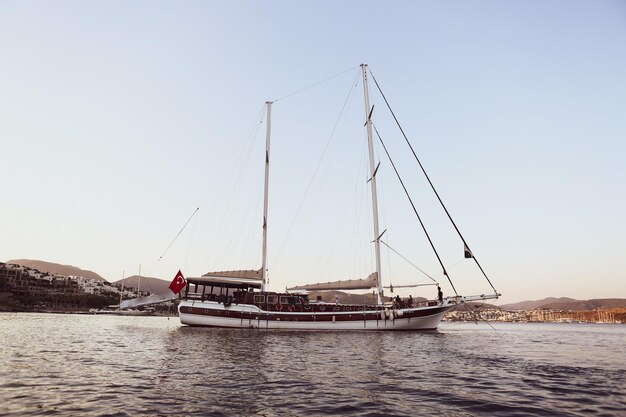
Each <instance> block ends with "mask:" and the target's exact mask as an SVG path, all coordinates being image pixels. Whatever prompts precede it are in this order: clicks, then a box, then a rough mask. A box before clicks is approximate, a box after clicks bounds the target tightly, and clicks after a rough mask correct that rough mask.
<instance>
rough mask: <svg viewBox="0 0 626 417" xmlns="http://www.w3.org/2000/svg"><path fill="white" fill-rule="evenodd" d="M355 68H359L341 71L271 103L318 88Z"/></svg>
mask: <svg viewBox="0 0 626 417" xmlns="http://www.w3.org/2000/svg"><path fill="white" fill-rule="evenodd" d="M357 68H359V66H358V65H357V66H356V67H352V68H349V69H347V70H345V71H342V72H340V73H339V74H335V75H332V76H330V77H328V78H325V79H323V80H321V81H318V82H316V83H313V84H310V85H308V86H306V87H304V88H301V89H299V90H296V91H294V92H292V93H289V94H287V95H286V96H282V97H279V98H277V99H276V100H274V101H273V103H276V102H277V101H280V100H283V99H286V98H287V97H291V96H294V95H296V94H299V93H301V92H303V91H306V90H308V89H309V88H313V87H316V86H318V85H320V84H324V83H325V82H327V81H330V80H332V79H334V78H337V77H340V76H342V75H343V74H345V73H347V72H350V71H354V70H355V69H357Z"/></svg>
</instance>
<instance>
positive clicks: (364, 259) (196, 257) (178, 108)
mask: <svg viewBox="0 0 626 417" xmlns="http://www.w3.org/2000/svg"><path fill="white" fill-rule="evenodd" d="M363 62H365V63H368V64H369V66H370V69H371V70H372V72H373V73H374V75H375V76H376V78H377V79H378V81H379V82H380V83H381V86H382V87H383V89H384V91H385V94H386V95H387V97H388V99H389V100H390V102H391V105H392V106H393V108H394V110H395V111H396V113H397V115H398V117H399V119H400V122H401V123H402V124H403V127H404V129H405V131H406V132H407V134H408V136H409V137H410V139H411V141H412V142H413V144H414V146H415V147H416V150H417V152H418V154H419V156H420V157H421V158H422V162H423V163H424V165H425V166H426V169H427V170H428V172H429V174H430V175H431V177H432V179H433V181H434V183H435V185H436V186H437V187H438V190H439V191H440V193H441V194H442V197H443V199H444V201H445V202H446V203H447V204H448V208H449V209H450V211H451V213H452V215H453V217H454V218H455V220H456V221H457V222H458V224H459V227H460V228H461V230H462V232H463V233H464V234H465V237H466V239H467V240H468V242H469V243H470V246H471V247H472V249H473V250H474V252H475V254H476V256H477V258H478V259H479V261H480V262H481V264H482V265H483V267H484V268H485V270H486V271H487V273H488V274H489V276H490V277H491V279H492V281H493V282H494V284H495V286H496V288H497V289H498V290H499V291H501V292H502V293H503V298H502V302H514V301H520V300H525V299H540V298H543V297H546V296H567V297H573V298H578V299H587V298H609V297H622V298H623V297H626V256H625V255H624V253H625V252H626V220H625V213H626V168H625V161H626V3H624V2H623V1H596V2H589V1H541V2H539V1H537V2H519V1H507V2H502V1H437V2H434V1H433V2H425V1H423V2H417V1H404V2H400V1H398V2H382V1H379V2H374V1H341V2H339V1H316V2H293V1H271V2H270V1H265V2H263V1H261V2H256V1H221V2H216V1H185V2H174V1H169V2H158V1H132V2H125V1H99V2H98V1H87V2H85V1H55V2H36V1H7V0H5V1H2V2H0V152H1V155H2V159H1V161H2V162H1V163H0V186H1V194H0V195H1V196H2V197H1V198H0V261H7V260H9V259H14V258H30V259H40V260H46V261H51V262H58V263H62V264H71V265H75V266H79V267H81V268H84V269H91V270H94V271H96V272H98V273H99V274H101V275H102V276H104V277H105V278H107V279H109V280H117V279H120V278H121V277H122V273H123V271H126V275H130V274H135V273H137V269H138V266H139V264H141V265H142V273H143V274H145V275H149V276H157V277H161V278H164V279H170V278H171V277H173V276H174V274H175V273H176V271H177V270H178V269H179V268H182V269H183V272H184V273H185V274H186V275H191V276H193V275H198V274H201V273H205V272H208V271H211V270H221V269H247V268H255V269H256V268H259V267H260V263H261V259H260V256H261V255H260V253H261V251H260V239H261V233H260V226H261V201H262V169H263V147H264V129H265V121H263V122H262V123H261V124H259V122H258V121H259V115H260V112H261V111H262V106H263V103H264V102H265V101H266V100H268V99H271V100H275V99H277V98H280V97H285V96H287V95H289V94H290V93H292V92H295V91H298V90H300V89H301V88H303V87H306V86H309V85H311V84H314V83H316V82H318V81H321V80H324V79H326V78H328V77H330V76H333V75H336V74H342V75H340V76H337V77H335V78H333V79H332V80H329V81H327V82H325V83H322V84H320V85H318V86H316V87H314V88H311V89H308V90H305V91H302V92H300V93H298V94H295V95H292V96H289V97H285V98H284V99H281V100H278V101H277V102H276V103H275V104H274V108H273V120H272V123H273V125H272V127H273V136H272V146H273V147H272V168H271V175H272V176H271V189H270V217H269V225H270V239H269V245H270V249H269V268H270V277H271V286H272V288H273V289H275V290H280V289H282V288H284V287H285V286H287V285H292V284H304V283H308V282H315V281H329V280H335V279H341V278H348V277H357V278H361V277H364V276H366V275H367V274H368V273H369V272H371V270H372V266H371V265H372V256H371V244H370V240H371V239H372V232H371V219H370V217H369V216H370V214H369V213H370V212H369V210H370V209H369V204H368V198H369V196H368V191H367V184H366V183H365V181H366V180H367V173H366V172H365V163H366V159H365V153H364V152H363V151H364V129H363V122H364V115H363V111H364V110H363V104H362V87H361V86H360V85H359V86H357V87H354V88H353V85H354V81H355V78H356V77H357V75H358V65H359V64H361V63H363ZM370 87H372V88H371V89H370V90H371V94H372V103H373V104H375V105H376V107H375V109H376V110H375V112H374V122H375V123H376V125H377V127H378V128H379V130H380V131H381V135H382V136H383V139H384V140H385V141H386V142H388V143H389V146H390V148H392V152H393V155H394V159H396V158H397V162H398V164H399V167H400V169H401V170H402V174H403V176H406V177H407V178H408V179H407V181H408V183H409V188H410V189H411V191H412V192H413V193H414V195H415V197H416V201H417V206H418V208H419V209H420V211H421V212H422V214H423V216H424V219H425V221H426V222H427V226H428V227H429V230H430V231H431V232H432V234H433V236H434V240H435V242H436V243H437V245H438V246H440V248H441V253H442V257H443V258H444V261H445V262H446V264H447V265H448V266H449V269H450V274H451V276H452V278H453V280H454V282H455V285H456V286H457V289H458V290H459V292H461V293H463V294H470V293H471V294H474V293H483V292H487V291H489V287H488V285H487V284H486V283H485V282H484V280H481V279H480V276H478V275H477V274H476V271H475V270H473V269H472V267H471V263H468V261H463V260H462V256H463V253H462V249H463V247H462V244H461V243H460V242H459V241H458V240H455V237H454V233H452V232H451V229H450V227H449V225H447V224H446V223H445V218H443V216H442V215H441V213H440V210H437V206H436V204H434V200H433V196H432V193H431V192H429V191H428V189H427V188H425V185H424V183H423V180H422V179H421V177H419V176H418V174H419V173H418V171H417V167H416V166H415V165H414V164H413V163H412V161H411V159H410V158H409V156H410V155H409V154H408V150H407V149H406V148H405V147H403V145H402V142H401V137H400V136H399V134H398V132H397V130H394V128H393V125H392V123H391V122H390V118H389V115H388V113H387V112H386V110H385V108H384V103H383V102H382V100H381V99H380V96H378V95H376V94H375V91H374V88H373V86H370ZM344 102H345V103H346V105H345V110H344V111H343V112H342V111H341V110H342V107H343V105H344ZM335 124H336V126H337V127H336V128H335V129H334V130H333V127H334V126H335ZM326 147H327V148H326ZM324 149H327V151H326V152H324ZM380 151H381V149H380V147H377V152H378V156H377V159H380V160H381V161H382V164H381V168H380V173H379V177H380V183H381V184H380V187H381V212H382V213H381V221H382V227H381V229H385V228H387V229H388V232H387V234H386V235H385V236H386V239H387V241H388V243H389V244H390V245H391V246H393V247H394V248H395V249H397V250H398V251H399V252H401V253H402V254H403V255H404V256H406V257H407V258H408V259H410V260H411V261H412V262H413V263H415V264H417V265H418V266H420V267H421V268H422V269H424V270H426V271H428V272H429V273H431V274H432V275H434V276H435V277H436V278H437V279H438V280H440V281H441V282H444V280H443V279H442V278H441V273H440V270H439V268H438V267H437V264H436V261H435V259H434V257H433V255H432V253H431V252H430V251H429V250H428V246H427V243H425V240H424V238H423V234H422V233H421V231H420V229H419V225H418V223H417V222H416V220H415V218H414V216H413V215H412V213H411V211H410V206H409V205H408V204H407V202H406V200H405V197H404V196H403V195H402V193H401V190H400V189H399V187H398V184H397V183H396V182H394V178H393V171H392V169H391V167H390V165H389V164H388V162H387V160H386V158H385V157H384V155H383V154H382V153H381V152H380ZM316 167H317V168H316ZM314 173H315V175H314ZM420 181H421V182H420ZM307 190H308V192H307ZM196 207H200V211H199V212H198V214H197V215H196V216H195V217H194V219H193V220H192V221H191V222H190V223H189V225H188V227H187V228H186V229H185V230H184V232H183V233H182V234H181V235H180V237H179V238H178V239H177V240H176V241H175V242H174V244H173V245H172V247H171V248H170V249H169V250H168V251H167V252H166V253H165V256H164V258H163V260H161V261H157V260H158V258H159V257H160V256H161V255H162V254H163V252H164V251H165V249H166V248H167V247H168V245H169V244H170V242H171V241H172V239H174V237H175V236H176V234H177V233H178V231H179V230H180V228H181V227H182V226H183V224H184V223H185V222H186V221H187V219H188V218H189V216H190V215H191V214H192V212H193V211H194V210H195V208H196ZM383 255H384V256H383V264H384V268H383V276H384V277H385V278H384V279H386V280H389V279H390V278H391V281H392V283H393V284H394V285H401V284H408V283H412V282H415V281H421V280H422V279H423V278H424V277H423V276H421V275H420V274H419V273H417V272H416V271H415V270H414V269H412V268H411V267H410V266H408V265H407V264H406V263H404V262H403V261H402V260H401V259H399V258H398V257H397V256H395V255H393V254H392V253H390V252H389V251H386V250H384V251H383ZM444 284H445V285H443V287H444V291H445V292H446V294H449V293H450V292H451V288H450V287H449V285H447V283H445V282H444ZM418 295H420V294H418ZM424 295H428V296H432V295H434V294H424Z"/></svg>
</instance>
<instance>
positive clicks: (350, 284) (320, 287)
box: [287, 272, 378, 291]
mask: <svg viewBox="0 0 626 417" xmlns="http://www.w3.org/2000/svg"><path fill="white" fill-rule="evenodd" d="M377 278H378V273H377V272H373V273H371V274H370V276H369V277H367V278H364V279H347V280H342V281H333V282H324V283H319V284H308V285H300V286H297V287H291V288H287V290H288V291H328V290H369V289H370V288H373V287H375V286H376V281H377Z"/></svg>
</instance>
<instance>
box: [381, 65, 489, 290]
mask: <svg viewBox="0 0 626 417" xmlns="http://www.w3.org/2000/svg"><path fill="white" fill-rule="evenodd" d="M370 75H371V76H372V79H373V80H374V83H375V84H376V87H377V88H378V91H380V94H381V95H382V96H383V100H385V104H386V105H387V108H388V109H389V111H390V112H391V115H392V116H393V119H394V120H395V121H396V124H397V125H398V128H400V132H402V136H404V140H405V141H406V143H407V145H409V148H410V149H411V152H412V153H413V156H414V157H415V160H416V161H417V163H418V164H419V166H420V168H421V169H422V172H423V173H424V176H426V180H428V183H429V184H430V187H431V188H432V190H433V192H434V193H435V195H436V196H437V200H439V203H440V204H441V207H443V210H444V211H445V212H446V215H447V216H448V219H450V222H451V223H452V225H453V226H454V229H455V230H456V232H457V234H458V235H459V237H460V238H461V240H462V241H463V244H464V245H465V247H466V248H467V249H469V248H470V247H469V245H468V244H467V242H466V241H465V238H464V237H463V235H462V234H461V231H460V230H459V228H458V227H457V225H456V223H455V222H454V220H452V216H451V215H450V213H449V212H448V209H447V208H446V206H445V205H444V204H443V200H441V197H439V193H438V192H437V190H436V189H435V186H434V185H433V183H432V181H431V180H430V177H429V176H428V174H427V173H426V170H425V169H424V166H423V165H422V163H421V161H420V160H419V158H418V157H417V154H416V153H415V150H414V149H413V146H412V145H411V142H410V141H409V138H408V137H407V136H406V134H405V133H404V129H402V126H400V122H399V121H398V118H397V117H396V115H395V113H394V112H393V110H392V109H391V106H390V105H389V102H388V101H387V97H385V93H383V90H382V89H381V88H380V85H378V81H376V77H374V74H372V71H370ZM470 253H471V254H472V259H474V262H476V265H477V266H478V268H479V269H480V272H482V274H483V276H484V277H485V279H486V280H487V282H488V283H489V285H491V288H492V289H493V291H494V292H495V293H497V292H498V291H496V288H495V287H494V286H493V284H492V283H491V280H490V279H489V277H488V276H487V274H486V273H485V271H484V270H483V267H482V266H480V264H479V263H478V260H477V259H476V257H475V256H474V253H473V252H472V251H471V250H470Z"/></svg>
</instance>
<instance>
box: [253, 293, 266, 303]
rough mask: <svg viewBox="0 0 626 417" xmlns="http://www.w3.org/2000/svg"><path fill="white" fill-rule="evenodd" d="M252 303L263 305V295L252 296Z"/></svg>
mask: <svg viewBox="0 0 626 417" xmlns="http://www.w3.org/2000/svg"><path fill="white" fill-rule="evenodd" d="M268 298H269V297H268ZM254 302H255V303H257V304H262V303H264V302H265V296H264V295H255V296H254Z"/></svg>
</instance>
